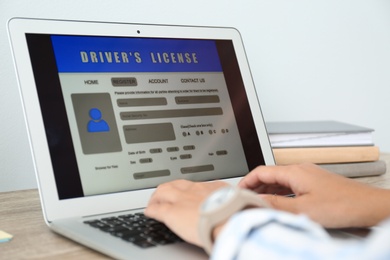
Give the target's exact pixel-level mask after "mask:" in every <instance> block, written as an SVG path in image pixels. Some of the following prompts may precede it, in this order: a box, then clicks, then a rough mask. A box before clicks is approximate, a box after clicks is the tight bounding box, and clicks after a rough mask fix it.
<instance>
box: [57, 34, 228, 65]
mask: <svg viewBox="0 0 390 260" xmlns="http://www.w3.org/2000/svg"><path fill="white" fill-rule="evenodd" d="M51 40H52V44H53V49H54V54H55V58H56V62H57V67H58V72H216V71H218V72H220V71H222V67H221V64H220V61H219V57H218V52H217V47H216V44H215V41H212V40H183V39H155V38H121V37H97V36H62V35H56V36H51Z"/></svg>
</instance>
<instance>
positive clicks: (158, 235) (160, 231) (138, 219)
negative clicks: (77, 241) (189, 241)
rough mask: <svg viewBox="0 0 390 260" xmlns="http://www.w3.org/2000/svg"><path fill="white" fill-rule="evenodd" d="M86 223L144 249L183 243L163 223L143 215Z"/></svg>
mask: <svg viewBox="0 0 390 260" xmlns="http://www.w3.org/2000/svg"><path fill="white" fill-rule="evenodd" d="M84 223H85V224H88V225H90V226H91V227H94V228H98V229H100V230H101V231H103V232H107V233H110V234H111V235H113V236H116V237H118V238H121V239H123V240H125V241H127V242H130V243H133V244H134V245H137V246H139V247H142V248H150V247H155V246H158V245H166V244H172V243H177V242H183V240H182V239H181V238H180V237H178V236H177V235H176V234H174V233H173V232H172V231H171V230H169V228H168V227H167V226H165V225H164V224H163V223H161V222H158V221H157V220H154V219H151V218H148V217H146V216H145V215H144V214H143V213H135V214H126V215H121V216H117V217H108V218H100V219H94V220H87V221H84Z"/></svg>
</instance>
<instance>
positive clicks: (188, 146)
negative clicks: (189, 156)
mask: <svg viewBox="0 0 390 260" xmlns="http://www.w3.org/2000/svg"><path fill="white" fill-rule="evenodd" d="M183 149H184V150H185V151H188V150H195V145H186V146H183Z"/></svg>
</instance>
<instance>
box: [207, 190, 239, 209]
mask: <svg viewBox="0 0 390 260" xmlns="http://www.w3.org/2000/svg"><path fill="white" fill-rule="evenodd" d="M234 194H235V188H233V187H231V186H227V187H224V188H221V189H219V190H217V191H215V192H214V193H212V194H211V196H210V197H208V198H207V199H206V201H205V202H204V203H203V204H202V207H201V210H202V211H204V212H206V211H210V210H213V209H215V208H218V206H220V205H222V204H223V203H225V202H228V201H229V200H230V199H231V198H232V197H233V195H234Z"/></svg>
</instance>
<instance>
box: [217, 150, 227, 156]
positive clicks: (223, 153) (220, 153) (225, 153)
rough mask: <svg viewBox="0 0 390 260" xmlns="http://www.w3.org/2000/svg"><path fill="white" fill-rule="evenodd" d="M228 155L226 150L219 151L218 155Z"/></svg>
mask: <svg viewBox="0 0 390 260" xmlns="http://www.w3.org/2000/svg"><path fill="white" fill-rule="evenodd" d="M227 153H228V152H227V151H226V150H221V151H217V155H227Z"/></svg>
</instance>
